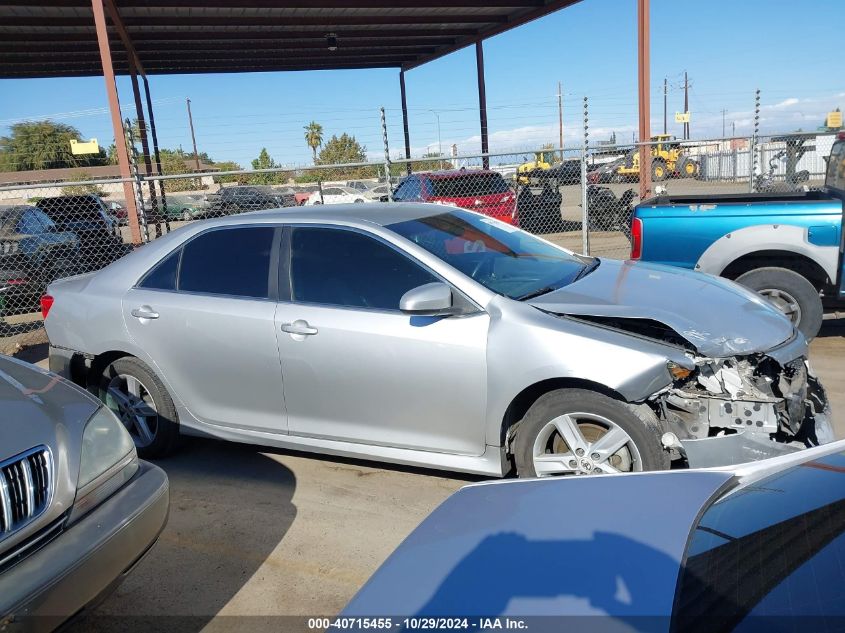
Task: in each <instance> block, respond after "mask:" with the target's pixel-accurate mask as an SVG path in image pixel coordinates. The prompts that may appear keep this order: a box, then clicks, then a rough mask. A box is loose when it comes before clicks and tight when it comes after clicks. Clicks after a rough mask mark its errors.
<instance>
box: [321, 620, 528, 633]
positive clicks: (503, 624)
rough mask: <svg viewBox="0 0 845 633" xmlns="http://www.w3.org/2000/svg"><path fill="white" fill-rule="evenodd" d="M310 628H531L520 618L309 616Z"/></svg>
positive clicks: (385, 629) (445, 629)
mask: <svg viewBox="0 0 845 633" xmlns="http://www.w3.org/2000/svg"><path fill="white" fill-rule="evenodd" d="M308 628H309V629H311V630H315V631H332V630H334V631H361V630H376V631H378V630H381V631H389V630H392V629H397V630H407V631H411V630H420V631H460V630H463V631H499V630H512V631H515V630H517V631H518V630H522V631H525V630H527V629H528V625H527V623H526V622H525V620H521V619H519V618H504V617H503V618H498V617H494V618H489V617H483V618H442V617H441V618H438V617H410V618H405V617H403V618H387V617H384V618H379V617H373V618H362V617H354V618H343V617H336V618H309V619H308Z"/></svg>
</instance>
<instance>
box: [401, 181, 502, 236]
mask: <svg viewBox="0 0 845 633" xmlns="http://www.w3.org/2000/svg"><path fill="white" fill-rule="evenodd" d="M393 200H394V201H396V202H435V203H439V204H446V205H449V206H454V207H460V208H462V209H469V210H471V211H478V212H479V213H483V214H485V215H489V216H491V217H494V218H496V219H497V220H501V221H502V222H507V223H508V224H516V223H518V219H517V216H516V196H515V195H514V192H513V191H512V190H511V188H510V185H508V183H507V182H506V181H505V179H504V178H502V175H501V174H499V173H498V172H495V171H487V170H472V171H470V170H464V169H456V170H449V171H433V172H422V173H418V174H411V175H410V176H405V177H404V178H403V179H402V180H401V181H399V184H398V185H397V187H396V188H395V189H394V190H393Z"/></svg>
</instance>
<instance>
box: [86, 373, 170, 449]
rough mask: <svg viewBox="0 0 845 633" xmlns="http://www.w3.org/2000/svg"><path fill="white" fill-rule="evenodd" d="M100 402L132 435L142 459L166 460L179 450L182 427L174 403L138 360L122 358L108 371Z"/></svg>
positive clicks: (161, 385)
mask: <svg viewBox="0 0 845 633" xmlns="http://www.w3.org/2000/svg"><path fill="white" fill-rule="evenodd" d="M100 399H101V400H102V401H103V403H104V404H105V405H106V406H107V407H108V408H109V409H111V410H112V411H113V412H114V414H115V415H116V416H117V417H118V419H120V421H121V422H122V423H123V425H124V426H125V427H126V430H127V431H129V435H131V436H132V439H133V440H134V442H135V448H136V449H137V450H138V454H139V455H140V456H141V457H144V458H155V457H164V456H165V455H167V454H169V453H171V452H172V451H173V449H174V448H175V447H176V441H177V440H178V438H179V425H178V418H177V414H176V407H175V405H174V404H173V400H172V398H171V397H170V394H168V393H167V389H166V388H165V386H164V385H163V384H162V382H161V381H160V380H159V379H158V376H156V375H155V374H154V373H153V372H152V371H151V370H150V368H149V367H147V365H145V364H144V363H143V362H141V361H140V360H138V359H137V358H132V357H124V358H120V359H118V360H116V361H114V362H113V363H111V364H110V365H109V366H108V367H106V369H105V371H104V372H103V375H102V379H101V381H100Z"/></svg>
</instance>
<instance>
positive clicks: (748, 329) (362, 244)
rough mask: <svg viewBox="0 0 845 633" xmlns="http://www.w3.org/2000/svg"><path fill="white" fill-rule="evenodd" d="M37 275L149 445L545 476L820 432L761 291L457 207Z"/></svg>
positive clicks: (291, 215)
mask: <svg viewBox="0 0 845 633" xmlns="http://www.w3.org/2000/svg"><path fill="white" fill-rule="evenodd" d="M48 292H49V296H48V297H46V298H45V299H44V308H45V312H47V316H46V321H45V322H46V329H47V333H48V335H49V338H50V343H51V353H50V362H51V368H52V369H54V370H55V371H58V372H60V373H62V374H64V375H66V376H68V377H70V378H71V379H72V380H74V381H76V382H77V383H79V384H81V385H84V386H85V387H87V388H89V389H91V390H94V391H96V392H97V393H99V394H100V397H101V398H102V400H103V401H104V402H105V403H106V405H107V406H108V407H110V408H112V410H113V411H114V412H115V413H116V414H117V415H118V417H119V418H120V419H121V420H123V422H124V424H125V425H126V427H127V428H128V429H129V431H130V433H131V434H132V436H133V437H134V439H135V442H136V445H137V447H138V452H139V454H141V455H142V456H145V457H156V456H161V455H164V454H166V453H168V452H169V451H171V450H173V449H174V447H175V446H176V440H177V437H178V436H179V435H206V436H213V437H217V438H223V439H229V440H235V441H241V442H251V443H259V444H265V445H274V446H280V447H287V448H295V449H299V450H306V451H314V452H319V453H329V454H334V455H347V456H354V457H363V458H368V459H374V460H380V461H387V462H397V463H404V464H414V465H422V466H428V467H433V468H442V469H447V470H458V471H466V472H474V473H481V474H485V475H495V476H501V475H505V474H507V473H509V472H511V471H512V470H513V469H515V470H516V472H517V474H518V475H519V476H544V475H566V474H591V473H617V472H627V471H639V470H659V469H665V468H668V467H669V466H670V464H671V462H672V461H677V462H678V463H679V464H682V465H690V466H712V465H723V464H730V463H737V462H743V461H748V460H753V459H760V458H763V457H767V456H771V455H776V454H779V453H783V452H789V451H794V450H798V449H800V448H802V447H804V446H810V445H815V444H819V443H825V442H828V441H830V440H831V439H832V433H831V430H830V422H829V419H828V414H829V410H828V405H827V399H826V397H825V394H824V391H823V389H822V387H821V385H820V384H819V382H818V381H817V380H816V378H815V377H814V376H813V374H812V372H811V371H810V368H809V365H808V364H807V363H806V360H805V356H806V353H807V343H806V341H805V339H804V338H803V336H802V335H801V334H800V333H798V332H796V331H795V329H794V328H793V327H792V325H791V324H790V323H789V321H788V320H787V319H786V318H784V317H783V316H782V315H781V314H780V313H779V312H778V311H777V310H776V309H774V308H773V307H772V306H771V305H770V304H769V303H767V302H766V301H765V300H763V299H761V298H760V297H758V296H757V295H755V294H753V293H751V292H749V291H746V290H744V289H742V288H741V287H739V286H737V285H735V284H733V283H731V282H729V281H726V280H722V279H717V278H715V277H711V276H708V275H703V274H698V273H693V272H688V271H683V270H679V269H674V268H669V267H661V266H655V265H648V264H642V263H634V262H622V261H615V260H608V259H598V258H588V257H582V256H579V255H575V254H573V253H571V252H570V251H568V250H566V249H563V248H560V247H558V246H556V245H554V244H551V243H549V242H546V241H544V240H542V239H540V238H538V237H535V236H533V235H531V234H529V233H526V232H524V231H521V230H519V229H517V228H515V227H513V226H510V225H508V224H504V223H501V222H499V221H497V220H494V219H491V218H489V217H487V216H484V215H480V214H476V213H472V212H469V211H464V210H459V209H449V208H446V207H443V206H437V205H425V204H405V205H389V206H385V205H379V204H354V205H339V206H335V207H332V208H331V209H322V210H319V211H317V210H313V209H309V210H308V211H303V210H289V211H276V210H270V211H260V212H255V213H249V214H243V215H238V216H233V217H226V218H220V219H216V220H210V221H206V222H196V223H193V224H191V225H189V226H186V227H183V228H181V229H179V230H177V231H174V232H173V233H171V234H169V235H167V236H165V237H163V238H161V239H157V240H155V241H154V242H152V243H150V244H148V245H146V246H144V247H143V248H141V249H139V250H137V251H136V252H134V253H132V254H130V255H128V256H127V257H124V258H123V259H121V260H120V261H118V262H115V263H114V264H112V265H110V266H109V267H107V268H105V269H104V270H102V271H100V272H98V273H95V274H89V275H82V276H78V277H73V278H70V279H66V280H62V281H58V282H55V283H53V284H52V285H51V286H50V287H49V289H48Z"/></svg>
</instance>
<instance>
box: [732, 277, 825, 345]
mask: <svg viewBox="0 0 845 633" xmlns="http://www.w3.org/2000/svg"><path fill="white" fill-rule="evenodd" d="M736 282H737V283H738V284H742V285H743V286H745V287H746V288H749V289H750V290H753V291H755V292H759V293H761V294H763V296H766V297H767V298H771V297H768V296H767V295H766V294H765V292H764V291H766V290H777V291H780V292H782V293H785V295H787V296H789V297H791V298H793V299H794V300H795V303H797V304H798V308H799V310H800V312H799V313H797V314H796V313H795V312H793V313H792V314H789V313H788V312H787V311H786V310H784V309H783V305H780V304H779V302H778V301H774V303H775V305H777V306H778V307H779V308H780V309H781V310H782V311H784V312H787V316H788V317H790V320H791V321H792V322H793V323H794V324H795V326H796V327H797V328H798V329H799V330H801V332H803V333H804V336H806V337H807V338H808V339H814V338H815V337H816V336H817V335H818V333H819V330H820V329H821V327H822V318H823V317H824V308H823V307H822V299H821V296H820V295H819V291H818V290H817V289H816V288H815V286H813V284H811V283H810V281H809V280H808V279H807V278H806V277H804V276H803V275H800V274H798V273H796V272H795V271H794V270H789V269H787V268H777V267H769V268H757V269H756V270H752V271H749V272H747V273H745V274H744V275H740V276H739V277H737V279H736Z"/></svg>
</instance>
